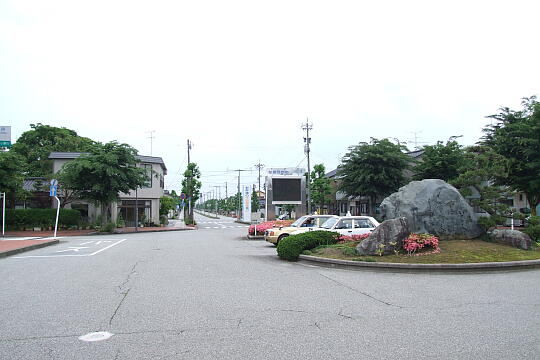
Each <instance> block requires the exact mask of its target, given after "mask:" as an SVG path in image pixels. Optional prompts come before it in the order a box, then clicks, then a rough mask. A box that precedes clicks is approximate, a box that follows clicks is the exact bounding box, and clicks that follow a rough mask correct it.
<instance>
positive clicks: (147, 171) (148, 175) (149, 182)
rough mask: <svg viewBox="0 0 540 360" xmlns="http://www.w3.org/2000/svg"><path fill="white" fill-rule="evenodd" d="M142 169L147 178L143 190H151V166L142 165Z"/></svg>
mask: <svg viewBox="0 0 540 360" xmlns="http://www.w3.org/2000/svg"><path fill="white" fill-rule="evenodd" d="M141 167H142V168H143V169H145V170H146V176H147V181H146V184H145V186H144V187H145V188H151V187H152V177H153V176H152V165H150V164H142V166H141Z"/></svg>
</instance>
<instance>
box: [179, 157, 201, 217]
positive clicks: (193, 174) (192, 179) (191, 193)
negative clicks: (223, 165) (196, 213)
mask: <svg viewBox="0 0 540 360" xmlns="http://www.w3.org/2000/svg"><path fill="white" fill-rule="evenodd" d="M200 178H201V172H200V170H199V167H198V166H197V164H195V163H189V164H188V166H187V169H186V171H184V180H182V192H183V193H184V194H186V197H187V200H188V201H191V209H190V211H188V213H187V214H186V213H185V212H184V221H185V222H186V224H194V223H195V221H194V219H193V206H194V205H195V203H196V202H197V200H198V199H199V196H200V189H201V185H202V183H201V182H200V181H199V179H200Z"/></svg>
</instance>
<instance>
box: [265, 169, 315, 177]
mask: <svg viewBox="0 0 540 360" xmlns="http://www.w3.org/2000/svg"><path fill="white" fill-rule="evenodd" d="M267 171H268V175H269V176H276V175H277V176H287V175H300V176H303V175H304V174H305V173H306V169H302V168H268V169H267Z"/></svg>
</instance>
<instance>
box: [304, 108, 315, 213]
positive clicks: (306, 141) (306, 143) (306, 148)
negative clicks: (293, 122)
mask: <svg viewBox="0 0 540 360" xmlns="http://www.w3.org/2000/svg"><path fill="white" fill-rule="evenodd" d="M312 129H313V124H310V123H309V121H308V119H307V118H306V123H305V124H302V130H305V131H306V137H305V138H304V153H305V154H306V155H307V213H308V214H311V194H310V193H311V191H310V184H309V183H310V180H309V177H310V171H311V169H310V166H309V151H310V149H309V145H310V144H311V138H310V137H309V130H312Z"/></svg>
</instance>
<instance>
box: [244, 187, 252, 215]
mask: <svg viewBox="0 0 540 360" xmlns="http://www.w3.org/2000/svg"><path fill="white" fill-rule="evenodd" d="M242 221H246V222H250V221H251V188H250V187H249V186H244V191H243V192H242Z"/></svg>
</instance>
